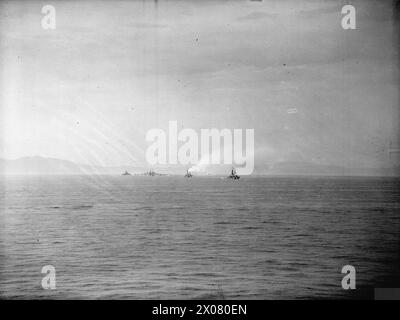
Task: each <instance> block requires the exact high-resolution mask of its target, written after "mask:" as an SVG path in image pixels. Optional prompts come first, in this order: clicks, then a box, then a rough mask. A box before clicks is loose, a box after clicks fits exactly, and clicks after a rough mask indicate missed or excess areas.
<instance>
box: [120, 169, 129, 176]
mask: <svg viewBox="0 0 400 320" xmlns="http://www.w3.org/2000/svg"><path fill="white" fill-rule="evenodd" d="M122 175H123V176H130V175H131V174H130V173H129V172H128V171H126V170H125V172H124V173H123V174H122Z"/></svg>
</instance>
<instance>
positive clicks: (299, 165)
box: [0, 156, 400, 176]
mask: <svg viewBox="0 0 400 320" xmlns="http://www.w3.org/2000/svg"><path fill="white" fill-rule="evenodd" d="M154 169H156V171H157V172H161V173H168V174H177V175H183V174H184V173H185V172H186V168H182V167H179V166H178V167H177V166H175V167H165V166H164V167H157V166H155V168H154ZM224 169H225V168H224ZM125 170H127V171H129V172H130V173H132V174H135V173H144V172H146V171H148V170H149V167H139V166H136V167H135V166H115V167H101V166H89V165H81V164H77V163H74V162H72V161H68V160H61V159H55V158H45V157H39V156H36V157H24V158H19V159H15V160H4V159H0V174H3V175H4V174H21V175H32V174H35V175H41V174H42V175H74V174H75V175H76V174H112V175H120V174H122V173H123V172H125ZM225 171H226V170H222V171H221V170H215V168H214V169H213V168H210V170H209V171H208V172H209V173H210V174H212V175H213V174H223V172H225ZM194 174H195V175H204V174H205V173H194ZM253 174H254V175H310V176H314V175H320V176H400V167H391V168H344V167H340V166H328V165H318V164H313V163H308V162H278V163H276V164H274V165H273V166H267V165H266V166H256V168H255V169H254V172H253Z"/></svg>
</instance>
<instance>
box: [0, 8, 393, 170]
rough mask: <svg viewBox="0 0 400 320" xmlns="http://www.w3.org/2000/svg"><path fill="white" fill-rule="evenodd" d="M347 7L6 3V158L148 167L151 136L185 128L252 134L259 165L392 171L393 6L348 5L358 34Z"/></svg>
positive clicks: (0, 69) (1, 36)
mask: <svg viewBox="0 0 400 320" xmlns="http://www.w3.org/2000/svg"><path fill="white" fill-rule="evenodd" d="M46 4H52V5H54V7H55V9H56V21H57V28H56V30H43V29H42V27H41V19H42V16H43V15H42V14H41V9H42V6H43V5H46ZM343 4H344V2H342V1H298V0H296V1H262V2H251V1H244V0H240V1H183V0H181V1H162V0H159V1H158V2H155V1H121V2H118V1H83V2H82V1H61V2H60V1H51V2H43V1H21V2H18V1H10V2H7V1H2V2H0V108H1V109H0V126H1V130H2V132H1V133H2V135H1V138H0V157H3V158H17V157H22V156H34V155H41V156H45V157H55V158H61V159H67V160H72V161H75V162H79V163H86V164H96V165H127V164H131V165H135V164H144V163H145V149H146V147H147V146H148V143H147V142H146V141H145V134H146V132H147V130H149V129H151V128H163V129H167V126H168V121H170V120H177V121H178V126H179V127H180V128H183V127H189V128H193V129H195V130H199V129H200V128H220V129H222V128H232V129H233V128H243V129H245V128H254V130H255V150H256V151H255V152H256V153H255V163H256V166H257V165H264V164H268V165H271V164H274V163H276V162H279V161H307V162H314V163H317V164H331V165H341V166H350V167H380V166H390V165H393V164H394V162H393V158H392V159H389V157H388V147H389V142H390V141H393V143H397V138H396V137H397V133H398V131H397V129H398V119H399V117H398V114H397V110H398V75H397V67H398V58H397V46H396V45H397V43H396V36H395V34H394V30H395V29H394V28H395V26H394V24H393V20H392V15H393V11H392V5H391V1H352V4H353V5H354V6H355V7H356V13H357V30H343V29H342V28H341V23H340V21H341V18H342V14H341V7H342V5H343ZM288 110H289V111H288Z"/></svg>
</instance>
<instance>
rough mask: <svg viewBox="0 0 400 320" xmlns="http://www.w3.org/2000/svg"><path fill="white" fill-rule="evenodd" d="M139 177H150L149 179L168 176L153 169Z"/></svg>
mask: <svg viewBox="0 0 400 320" xmlns="http://www.w3.org/2000/svg"><path fill="white" fill-rule="evenodd" d="M138 175H139V176H149V177H154V176H166V174H163V173H158V172H155V171H154V170H153V169H150V170H149V171H147V172H145V173H141V174H138Z"/></svg>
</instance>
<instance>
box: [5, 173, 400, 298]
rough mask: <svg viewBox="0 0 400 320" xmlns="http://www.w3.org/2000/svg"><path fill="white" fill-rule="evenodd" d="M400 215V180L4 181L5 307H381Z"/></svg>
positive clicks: (394, 272) (394, 280) (394, 267)
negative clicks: (77, 303) (101, 303)
mask: <svg viewBox="0 0 400 320" xmlns="http://www.w3.org/2000/svg"><path fill="white" fill-rule="evenodd" d="M399 209H400V179H399V178H380V177H373V178H371V177H368V178H366V177H301V176H299V177H274V176H264V177H246V176H243V177H241V179H240V180H229V179H224V178H223V177H212V176H207V177H199V176H197V177H196V176H195V177H193V178H184V177H183V176H182V177H179V176H156V177H147V176H122V175H120V176H101V175H99V176H95V175H93V176H91V175H86V176H85V175H82V176H3V177H0V298H2V299H352V298H356V299H357V298H371V297H372V298H373V290H374V288H379V287H394V286H396V285H398V283H399V282H398V275H399V248H400V241H399V240H400V238H399V234H400V222H399ZM48 265H50V266H53V267H54V269H55V278H54V279H55V289H45V288H43V286H42V279H43V278H44V277H46V275H47V274H46V273H42V270H43V267H44V266H48ZM346 265H351V266H353V267H354V268H355V281H356V282H355V283H356V288H355V289H354V290H351V289H349V290H345V289H343V287H342V279H343V277H344V276H345V275H346V274H343V273H342V268H343V267H344V266H346Z"/></svg>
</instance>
